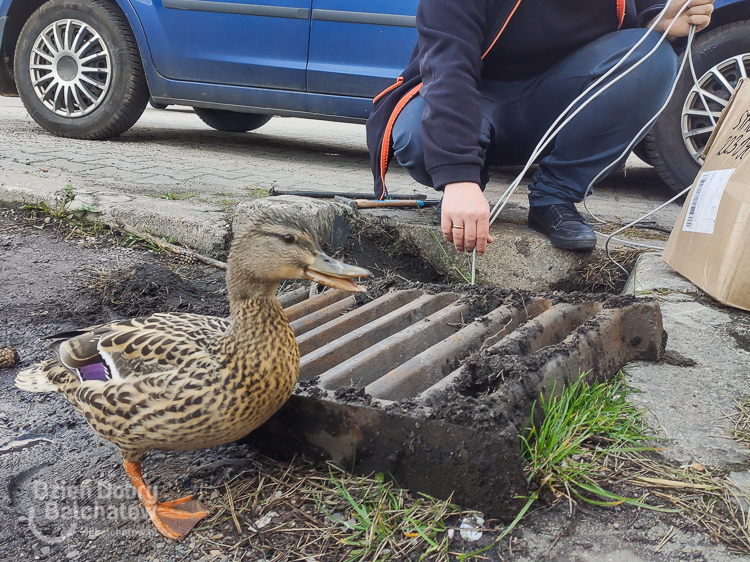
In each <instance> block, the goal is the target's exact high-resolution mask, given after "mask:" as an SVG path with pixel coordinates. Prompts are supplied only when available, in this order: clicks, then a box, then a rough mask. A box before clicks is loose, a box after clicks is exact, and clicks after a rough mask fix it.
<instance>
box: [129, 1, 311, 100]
mask: <svg viewBox="0 0 750 562" xmlns="http://www.w3.org/2000/svg"><path fill="white" fill-rule="evenodd" d="M310 8H311V0H252V1H250V0H231V1H221V2H218V1H214V0H210V1H208V0H154V1H153V2H148V3H147V2H136V3H135V10H136V12H137V13H138V17H139V19H140V22H141V24H142V25H143V28H144V30H145V33H146V35H147V36H148V39H149V47H150V50H151V56H152V60H153V63H154V67H155V69H156V70H157V72H159V74H160V75H162V76H164V77H165V78H170V79H173V80H184V81H188V82H204V83H211V84H226V85H236V86H253V87H267V88H277V89H288V90H297V91H304V90H305V68H306V66H307V47H308V43H309V36H310V20H309V17H310Z"/></svg>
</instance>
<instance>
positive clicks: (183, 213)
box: [0, 178, 231, 256]
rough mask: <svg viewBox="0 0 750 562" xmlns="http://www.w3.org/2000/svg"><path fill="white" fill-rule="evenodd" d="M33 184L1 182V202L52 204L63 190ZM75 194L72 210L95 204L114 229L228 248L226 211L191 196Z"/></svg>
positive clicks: (215, 251)
mask: <svg viewBox="0 0 750 562" xmlns="http://www.w3.org/2000/svg"><path fill="white" fill-rule="evenodd" d="M33 185H34V187H33V188H32V187H30V186H27V185H18V184H15V185H14V184H11V183H10V182H6V183H4V184H3V185H0V203H3V204H5V205H34V204H37V203H39V202H40V201H44V202H45V203H47V204H48V205H52V204H54V201H55V198H56V197H57V196H58V195H59V193H60V191H61V186H60V183H59V182H57V181H39V180H37V179H36V178H34V181H33ZM74 193H75V196H76V198H75V200H74V201H73V203H72V205H71V206H70V209H71V210H74V209H79V208H81V207H83V206H90V207H94V208H96V209H98V210H100V211H101V215H100V216H99V217H98V220H100V221H101V222H103V223H104V224H106V225H107V226H110V227H112V228H118V227H119V226H121V225H122V224H128V225H130V226H132V227H135V228H136V229H138V230H141V231H143V232H147V233H149V234H153V235H154V236H157V237H160V238H165V239H172V240H173V241H177V242H179V243H181V244H184V245H186V246H190V247H192V248H195V249H197V250H199V251H200V252H203V253H205V254H209V255H214V256H216V255H221V254H223V253H224V252H225V251H226V248H227V244H228V242H229V238H230V235H231V231H230V227H229V226H230V222H229V219H228V217H227V213H226V211H225V210H217V209H216V208H215V207H213V206H210V205H201V204H200V203H197V202H193V201H191V200H189V199H188V200H182V201H179V200H178V201H167V200H163V199H159V198H156V197H144V196H138V195H132V194H124V193H116V192H112V191H104V190H97V189H92V188H81V187H79V188H75V189H74Z"/></svg>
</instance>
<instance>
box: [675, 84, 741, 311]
mask: <svg viewBox="0 0 750 562" xmlns="http://www.w3.org/2000/svg"><path fill="white" fill-rule="evenodd" d="M704 155H705V158H706V160H705V163H704V164H703V167H702V168H701V170H700V172H699V173H698V176H697V177H696V178H695V182H694V183H693V186H692V188H691V189H690V192H689V194H688V196H687V200H686V201H685V205H684V206H683V207H682V212H681V213H680V216H679V217H678V218H677V223H676V224H675V226H674V229H673V230H672V234H671V235H670V237H669V241H668V242H667V247H666V249H665V250H664V261H665V262H667V263H668V264H669V265H671V266H672V267H673V268H674V269H676V270H677V271H678V272H679V273H681V274H682V275H684V276H685V277H687V278H688V279H689V280H690V281H692V282H693V283H694V284H695V285H697V286H698V287H700V288H701V289H703V290H704V291H706V292H707V293H708V294H709V295H711V296H712V297H714V298H715V299H716V300H718V301H720V302H722V303H724V304H728V305H730V306H734V307H737V308H742V309H744V310H750V83H749V82H748V80H742V81H740V83H739V84H738V85H737V89H736V90H735V92H734V95H733V96H732V98H731V99H730V100H729V103H728V105H727V107H726V109H725V110H724V113H723V114H722V116H721V119H720V120H719V122H718V123H717V126H716V129H715V130H714V132H713V134H712V135H711V138H710V139H709V140H708V144H707V145H706V149H705V151H704Z"/></svg>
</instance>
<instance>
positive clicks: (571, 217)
mask: <svg viewBox="0 0 750 562" xmlns="http://www.w3.org/2000/svg"><path fill="white" fill-rule="evenodd" d="M529 226H530V227H531V228H533V229H534V230H538V231H539V232H543V233H544V234H546V235H547V236H549V239H550V241H551V242H552V245H553V246H557V247H558V248H565V249H566V250H592V249H593V248H594V247H595V246H596V234H595V233H594V229H593V228H591V225H590V224H589V223H587V222H586V219H584V218H583V216H582V215H581V213H579V212H578V209H576V207H575V205H574V204H573V203H555V204H554V205H542V206H540V207H530V208H529Z"/></svg>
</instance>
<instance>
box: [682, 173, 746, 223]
mask: <svg viewBox="0 0 750 562" xmlns="http://www.w3.org/2000/svg"><path fill="white" fill-rule="evenodd" d="M735 170H736V168H730V169H728V170H711V171H709V172H703V173H702V174H701V175H700V178H698V185H697V186H696V188H695V190H694V191H693V197H692V198H691V199H690V205H689V206H688V211H687V214H686V215H685V222H684V224H683V225H682V230H684V231H686V232H701V233H703V234H713V233H714V226H715V225H716V215H717V214H718V212H719V203H721V196H722V195H723V194H724V188H725V187H726V186H727V183H728V182H729V178H731V177H732V174H733V173H734V171H735Z"/></svg>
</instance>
